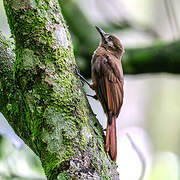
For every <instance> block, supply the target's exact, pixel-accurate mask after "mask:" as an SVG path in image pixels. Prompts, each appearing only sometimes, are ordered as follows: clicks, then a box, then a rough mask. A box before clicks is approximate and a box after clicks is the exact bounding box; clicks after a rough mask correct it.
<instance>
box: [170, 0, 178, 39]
mask: <svg viewBox="0 0 180 180" xmlns="http://www.w3.org/2000/svg"><path fill="white" fill-rule="evenodd" d="M173 2H174V1H173ZM173 2H172V1H171V0H170V1H169V7H170V8H171V12H172V18H173V20H174V25H175V28H176V32H177V33H178V38H179V36H180V29H179V25H178V21H177V16H176V12H175V9H174V6H173Z"/></svg>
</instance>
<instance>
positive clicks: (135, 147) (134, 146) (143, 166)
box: [126, 133, 146, 180]
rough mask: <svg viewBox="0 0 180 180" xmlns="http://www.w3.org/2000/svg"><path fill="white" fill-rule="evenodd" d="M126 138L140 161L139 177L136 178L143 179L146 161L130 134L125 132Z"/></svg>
mask: <svg viewBox="0 0 180 180" xmlns="http://www.w3.org/2000/svg"><path fill="white" fill-rule="evenodd" d="M126 136H127V138H128V139H129V141H130V143H131V146H132V147H133V149H134V150H135V152H136V153H137V155H138V157H139V160H140V161H141V163H142V171H141V175H140V177H139V179H138V180H143V178H144V175H145V171H146V162H145V158H144V155H143V153H142V152H141V151H140V149H139V148H138V147H137V145H136V144H135V143H134V141H133V139H132V138H131V136H130V135H129V134H128V133H126Z"/></svg>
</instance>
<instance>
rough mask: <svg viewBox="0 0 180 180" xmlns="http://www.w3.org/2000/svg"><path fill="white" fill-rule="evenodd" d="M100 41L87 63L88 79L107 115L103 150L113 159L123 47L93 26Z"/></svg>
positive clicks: (120, 96)
mask: <svg viewBox="0 0 180 180" xmlns="http://www.w3.org/2000/svg"><path fill="white" fill-rule="evenodd" d="M96 29H97V30H98V32H99V33H100V35H101V38H102V40H101V43H100V45H99V47H98V48H97V49H96V51H95V52H94V55H93V57H92V62H91V68H92V69H91V71H92V82H93V84H92V85H90V87H91V88H92V89H93V90H95V92H96V96H97V98H98V100H99V101H100V102H101V105H102V107H103V109H104V112H105V113H106V115H107V119H108V120H107V129H106V151H107V152H109V154H110V156H111V158H112V160H113V161H116V157H117V138H116V119H117V117H118V115H119V113H120V110H121V106H122V103H123V83H124V79H123V69H122V65H121V58H122V55H123V53H124V48H123V46H122V44H121V42H120V41H119V39H118V38H117V37H116V36H114V35H110V34H106V33H105V32H104V31H103V30H102V29H100V28H98V27H96Z"/></svg>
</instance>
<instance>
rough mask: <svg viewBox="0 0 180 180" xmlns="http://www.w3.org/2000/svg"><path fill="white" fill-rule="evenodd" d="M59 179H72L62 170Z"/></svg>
mask: <svg viewBox="0 0 180 180" xmlns="http://www.w3.org/2000/svg"><path fill="white" fill-rule="evenodd" d="M57 179H58V180H70V178H69V177H68V176H67V173H66V172H62V173H60V174H59V175H58V177H57Z"/></svg>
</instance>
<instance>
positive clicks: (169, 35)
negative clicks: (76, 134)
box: [0, 0, 180, 180]
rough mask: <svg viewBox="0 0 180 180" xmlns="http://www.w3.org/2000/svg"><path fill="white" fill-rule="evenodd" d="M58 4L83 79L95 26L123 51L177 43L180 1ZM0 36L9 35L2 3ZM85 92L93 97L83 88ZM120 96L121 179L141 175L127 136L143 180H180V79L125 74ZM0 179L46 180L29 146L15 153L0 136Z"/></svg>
mask: <svg viewBox="0 0 180 180" xmlns="http://www.w3.org/2000/svg"><path fill="white" fill-rule="evenodd" d="M60 3H61V6H62V12H63V15H64V17H65V19H66V21H67V24H68V26H69V29H70V32H71V36H72V40H73V45H74V53H75V57H76V61H77V64H78V66H79V67H80V70H81V73H82V74H83V75H84V76H85V77H86V78H90V61H91V56H92V54H93V51H94V50H95V49H96V48H97V46H98V44H99V40H100V37H99V34H98V33H97V32H96V29H95V28H94V26H95V25H98V26H100V27H101V28H102V29H103V30H104V31H106V32H108V33H113V34H116V35H117V36H118V37H119V38H120V39H121V41H122V43H123V45H124V47H125V49H128V48H131V49H133V48H137V47H139V48H144V47H147V48H148V47H153V46H155V45H157V44H168V43H171V42H175V41H176V42H178V41H179V37H180V13H179V8H180V1H179V0H158V1H156V0H126V1H124V0H111V1H106V0H98V1H96V0H88V1H84V0H66V1H65V0H62V1H61V2H60ZM0 31H2V32H3V34H4V35H6V36H7V37H10V36H11V34H10V30H9V27H8V24H7V19H6V15H5V12H4V8H3V2H2V1H0ZM166 58H170V57H166ZM125 59H126V58H125ZM125 59H124V60H125ZM84 88H85V91H87V92H88V93H90V94H93V93H94V92H92V91H91V90H90V89H89V88H88V87H87V86H85V87H84ZM124 91H125V97H124V104H123V107H122V111H121V113H120V115H119V118H118V120H117V129H118V159H117V164H118V171H119V173H120V179H121V180H136V179H137V180H138V179H139V177H140V175H141V172H142V163H141V162H140V160H139V158H138V156H137V154H136V152H135V151H134V149H133V148H132V146H131V144H130V142H129V140H128V138H127V136H126V133H128V134H130V136H131V138H132V139H133V141H134V143H135V144H136V146H137V147H138V148H139V149H140V151H141V152H142V153H143V155H144V158H145V164H146V167H145V168H146V171H145V177H144V180H179V179H180V173H179V170H180V159H179V157H180V141H179V137H180V110H179V107H180V93H179V91H180V75H179V74H169V73H166V72H162V73H146V74H138V72H137V73H136V74H126V75H125V85H124ZM88 99H89V102H90V104H91V106H92V109H93V111H94V112H95V113H96V114H97V118H98V119H99V121H100V123H101V124H102V126H103V127H106V117H105V115H104V113H103V110H102V108H101V105H100V103H99V102H97V101H95V100H93V99H90V98H88ZM0 128H1V122H0ZM0 179H1V180H7V179H16V180H20V179H29V180H33V179H37V180H40V179H45V176H44V174H43V170H42V167H41V164H40V161H39V159H38V157H37V156H35V155H34V153H33V152H32V151H31V150H30V149H29V148H28V147H27V146H23V148H21V149H16V148H15V147H14V146H13V145H12V144H11V143H10V141H9V140H7V139H6V138H4V137H2V136H0Z"/></svg>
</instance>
